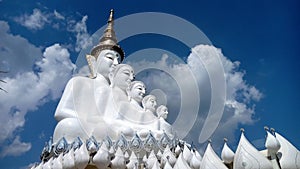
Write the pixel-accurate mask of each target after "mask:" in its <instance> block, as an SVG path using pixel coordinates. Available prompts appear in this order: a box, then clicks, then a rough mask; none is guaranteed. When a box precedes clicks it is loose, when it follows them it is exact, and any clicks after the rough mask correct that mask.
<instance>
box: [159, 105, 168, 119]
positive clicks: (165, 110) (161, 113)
mask: <svg viewBox="0 0 300 169" xmlns="http://www.w3.org/2000/svg"><path fill="white" fill-rule="evenodd" d="M168 113H169V112H168V108H167V107H166V106H164V105H160V106H159V107H158V108H157V115H158V117H162V118H163V119H167V116H168Z"/></svg>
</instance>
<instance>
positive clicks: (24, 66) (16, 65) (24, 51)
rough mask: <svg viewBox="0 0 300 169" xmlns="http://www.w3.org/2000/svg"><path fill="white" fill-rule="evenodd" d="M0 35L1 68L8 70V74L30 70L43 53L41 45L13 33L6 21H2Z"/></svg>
mask: <svg viewBox="0 0 300 169" xmlns="http://www.w3.org/2000/svg"><path fill="white" fill-rule="evenodd" d="M0 37H1V38H0V60H1V67H0V69H1V70H5V71H8V73H7V74H6V75H8V76H14V75H15V74H17V73H18V72H27V71H30V70H31V69H32V65H33V64H34V62H35V61H36V60H37V58H38V57H39V56H41V55H42V51H41V49H40V48H39V47H36V46H34V45H32V44H31V43H30V42H28V40H27V39H25V38H23V37H21V36H20V35H13V34H11V33H10V27H9V25H8V24H7V22H5V21H0Z"/></svg>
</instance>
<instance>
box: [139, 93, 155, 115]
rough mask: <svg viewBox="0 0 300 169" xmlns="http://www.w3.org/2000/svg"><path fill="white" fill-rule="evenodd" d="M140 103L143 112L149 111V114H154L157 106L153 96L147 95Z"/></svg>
mask: <svg viewBox="0 0 300 169" xmlns="http://www.w3.org/2000/svg"><path fill="white" fill-rule="evenodd" d="M142 103H143V107H144V109H145V110H150V111H151V112H155V110H156V105H157V103H156V97H155V96H153V95H148V96H146V97H144V99H143V101H142Z"/></svg>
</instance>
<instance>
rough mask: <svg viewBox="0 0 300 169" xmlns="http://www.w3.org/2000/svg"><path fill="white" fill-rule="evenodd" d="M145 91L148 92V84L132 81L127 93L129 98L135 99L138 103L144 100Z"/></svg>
mask: <svg viewBox="0 0 300 169" xmlns="http://www.w3.org/2000/svg"><path fill="white" fill-rule="evenodd" d="M145 93H146V86H145V84H144V83H143V82H141V81H133V82H131V84H130V85H129V88H128V89H127V95H128V98H129V100H131V99H133V100H135V101H137V102H138V103H141V102H142V100H143V98H144V95H145Z"/></svg>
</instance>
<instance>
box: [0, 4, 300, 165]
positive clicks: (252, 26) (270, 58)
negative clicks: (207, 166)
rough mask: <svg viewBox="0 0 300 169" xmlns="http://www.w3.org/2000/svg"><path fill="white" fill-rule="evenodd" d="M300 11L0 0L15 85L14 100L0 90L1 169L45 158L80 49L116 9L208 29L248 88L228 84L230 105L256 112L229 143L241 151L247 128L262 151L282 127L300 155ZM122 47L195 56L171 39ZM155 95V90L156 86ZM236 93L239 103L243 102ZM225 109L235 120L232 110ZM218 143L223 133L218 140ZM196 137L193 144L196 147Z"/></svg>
mask: <svg viewBox="0 0 300 169" xmlns="http://www.w3.org/2000/svg"><path fill="white" fill-rule="evenodd" d="M299 7H300V4H299V2H297V1H285V2H280V1H278V2H277V1H275V2H274V1H231V2H227V1H226V2H225V1H209V2H208V1H204V2H198V1H189V0H188V1H172V2H171V1H163V2H162V1H145V2H143V1H135V0H133V1H127V2H125V1H123V2H117V1H89V2H87V1H75V2H72V3H70V1H26V3H20V2H19V1H13V0H9V1H8V0H1V1H0V25H1V27H0V36H1V37H0V54H1V55H0V59H1V60H0V62H1V64H0V68H1V69H4V70H9V73H7V74H2V75H0V77H1V78H2V79H4V80H6V81H8V84H9V85H8V84H1V87H3V88H4V89H6V90H7V91H8V93H5V92H1V93H0V95H1V96H0V99H1V104H0V106H3V107H1V108H2V109H1V110H0V111H1V118H2V120H1V124H2V125H1V128H3V129H1V130H2V131H3V133H1V135H2V137H1V140H0V141H1V142H0V145H1V146H0V148H1V153H0V154H1V157H0V165H1V166H5V167H4V168H21V167H25V166H28V165H29V164H30V163H33V162H36V161H39V155H40V152H41V151H42V148H43V146H44V142H45V141H47V140H48V139H49V137H50V136H51V135H52V133H53V129H54V127H55V124H56V121H55V119H54V117H53V114H54V111H55V107H56V105H57V104H58V101H59V97H60V95H61V92H62V89H63V86H64V84H65V83H66V82H67V80H68V79H69V78H70V77H71V73H72V72H71V70H72V68H73V66H74V65H73V64H72V63H71V61H72V62H73V63H75V61H76V59H77V56H78V54H79V52H80V49H82V48H84V46H85V45H87V44H88V43H89V42H88V41H87V38H88V37H89V36H91V35H92V34H94V33H95V32H96V31H97V30H98V29H99V28H101V27H102V26H103V25H104V24H105V23H106V20H107V16H108V12H109V10H110V9H111V8H113V9H115V17H116V19H117V18H120V17H123V16H127V15H129V14H134V13H140V12H162V13H168V14H172V15H175V16H178V17H181V18H183V19H185V20H187V21H189V22H191V23H192V24H194V25H195V26H196V27H198V28H199V29H201V30H202V32H203V33H204V34H205V35H206V36H207V37H208V38H209V39H210V41H211V42H212V44H213V45H214V46H215V47H216V48H218V49H221V51H222V56H223V57H224V62H223V63H228V64H229V65H231V66H229V68H228V69H227V70H228V72H227V73H229V75H230V77H232V79H234V78H233V77H237V79H240V80H241V81H242V82H240V83H239V84H238V85H236V86H235V85H233V84H235V83H232V84H228V86H229V87H230V86H232V87H233V89H236V88H237V87H238V86H241V85H242V89H239V90H238V89H236V91H235V92H234V93H233V94H232V96H233V98H230V99H231V101H233V100H234V101H238V103H241V105H245V106H246V107H247V108H248V109H247V110H244V112H243V113H250V117H249V116H243V117H241V118H238V119H237V121H235V123H234V124H233V125H230V126H229V127H228V130H226V131H223V130H221V129H217V131H216V133H222V132H224V133H225V134H227V133H230V134H232V136H228V137H229V138H230V139H231V142H230V144H229V146H231V147H232V148H233V149H234V150H235V149H236V145H237V141H238V138H239V128H240V127H243V128H245V129H246V136H247V138H248V139H249V140H250V141H253V143H254V144H257V147H258V148H263V144H261V143H262V141H261V140H262V139H264V137H265V132H264V130H263V127H264V126H269V127H273V128H275V129H276V131H278V132H279V133H281V134H282V135H283V136H285V137H286V138H287V139H288V140H290V141H291V143H293V144H294V145H295V146H296V147H297V148H298V149H299V147H300V137H299V136H300V131H299V130H298V129H297V126H298V125H297V124H298V122H299V119H300V115H299V113H298V110H299V109H300V96H299V94H300V92H299V91H300V89H299V86H300V75H299V74H298V72H299V59H298V57H299V56H298V55H299V54H300V49H299V47H298V46H299V44H300V32H299V30H300V18H299V14H298V11H299ZM136 24H139V23H138V22H137V23H136ZM131 26H134V25H128V27H127V28H128V29H130V28H131ZM116 31H117V35H118V30H116ZM141 42H143V43H141ZM120 44H121V46H122V47H123V49H124V50H125V53H126V55H130V54H131V53H133V52H135V51H138V50H140V49H143V48H161V49H165V50H168V51H171V52H172V53H175V54H177V55H178V56H181V57H182V59H183V60H184V61H187V60H188V58H189V57H188V56H191V55H189V53H190V51H189V50H190V49H188V48H186V46H184V45H182V44H181V43H180V42H177V41H176V40H174V39H172V38H168V37H164V36H157V35H149V34H147V35H144V36H142V35H139V36H134V37H130V38H128V39H126V40H124V41H122V42H121V43H120ZM178 46H180V47H178ZM201 50H205V49H203V48H201ZM207 50H208V49H207ZM43 57H44V60H43ZM45 58H46V59H45ZM225 58H226V59H225ZM56 61H58V62H56ZM62 63H65V64H62ZM66 65H67V66H66ZM52 70H56V72H55V73H58V72H63V74H59V75H57V76H55V78H53V79H51V78H47V77H51V75H52V74H51V71H52ZM26 72H27V74H25V73H26ZM146 74H147V73H146ZM18 75H22V77H20V76H18ZM155 75H158V76H162V77H163V76H164V75H162V74H160V73H159V72H152V74H151V75H149V76H148V77H146V76H141V77H140V78H141V79H143V80H144V81H146V82H148V84H149V85H153V86H155V85H158V84H155V83H154V82H153V81H155V78H156V77H155ZM37 77H39V78H40V79H39V78H37ZM150 77H151V78H150ZM35 78H37V79H35ZM43 78H44V79H43ZM57 82H60V83H57ZM153 86H152V88H154V87H153ZM158 86H159V85H158ZM162 87H163V86H162ZM252 87H254V88H255V89H257V92H258V93H251V92H250V95H251V96H250V98H249V99H248V100H247V99H245V97H246V96H245V92H246V93H247V91H248V90H249V89H250V88H252ZM148 88H150V89H151V86H149V87H148ZM243 90H244V91H243ZM248 92H249V91H248ZM235 95H242V96H241V98H239V97H237V96H235ZM255 97H258V98H255ZM243 99H244V100H243ZM170 104H172V103H170ZM174 104H175V103H174ZM204 106H205V105H204ZM176 108H177V107H176V106H175V107H170V108H169V109H171V110H173V109H174V110H175V109H176ZM227 108H228V107H227ZM235 110H236V111H238V110H240V109H235ZM7 111H8V112H7ZM225 111H228V113H230V111H231V109H229V108H228V109H226V110H225ZM241 111H242V110H241ZM251 113H252V114H251ZM243 115H245V114H243ZM226 118H228V119H226ZM230 119H231V116H230V114H228V116H224V117H223V119H222V120H223V121H222V122H223V123H222V122H221V125H222V124H225V123H226V121H230ZM170 120H171V121H172V119H170ZM196 130H197V128H193V129H192V131H191V133H190V134H191V135H195V134H194V133H193V132H196ZM217 135H218V134H217ZM214 137H217V136H213V137H212V138H213V139H214ZM219 137H220V138H221V137H222V138H223V137H224V136H223V135H222V136H221V134H219ZM192 138H193V137H189V138H187V140H189V141H193V140H192ZM220 138H216V140H218V139H220ZM194 142H196V140H194ZM213 142H214V141H213ZM199 146H200V145H199ZM213 146H215V147H218V146H220V144H219V142H218V141H216V142H215V145H214V144H213ZM8 147H9V148H12V147H15V148H19V149H18V150H15V149H14V151H16V152H12V151H13V149H10V150H11V152H9V151H6V150H7V148H8ZM18 152H22V153H18Z"/></svg>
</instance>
